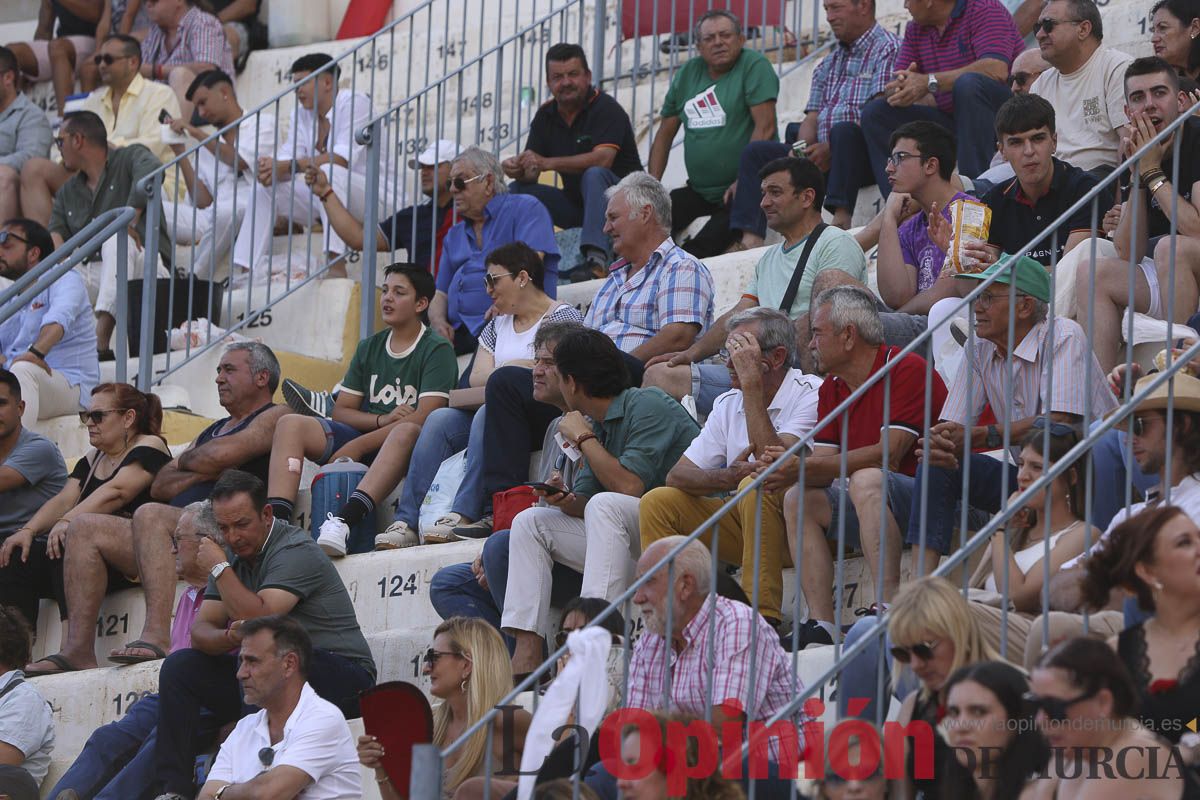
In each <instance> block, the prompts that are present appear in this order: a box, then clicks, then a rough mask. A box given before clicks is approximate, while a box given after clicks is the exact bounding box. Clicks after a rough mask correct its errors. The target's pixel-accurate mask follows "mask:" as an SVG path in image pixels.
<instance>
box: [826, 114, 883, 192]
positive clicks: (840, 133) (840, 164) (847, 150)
mask: <svg viewBox="0 0 1200 800" xmlns="http://www.w3.org/2000/svg"><path fill="white" fill-rule="evenodd" d="M871 180H872V176H871V162H870V160H869V159H868V157H867V139H866V137H865V136H864V135H863V129H862V128H861V127H859V126H858V125H856V124H855V123H853V122H839V123H837V124H836V125H834V126H833V127H832V128H830V129H829V175H828V176H826V182H825V207H826V208H828V209H829V210H830V211H833V210H834V209H837V208H845V209H847V210H849V211H850V212H851V213H853V212H854V206H855V204H856V203H857V202H858V190H859V189H861V188H862V187H864V186H870V185H871Z"/></svg>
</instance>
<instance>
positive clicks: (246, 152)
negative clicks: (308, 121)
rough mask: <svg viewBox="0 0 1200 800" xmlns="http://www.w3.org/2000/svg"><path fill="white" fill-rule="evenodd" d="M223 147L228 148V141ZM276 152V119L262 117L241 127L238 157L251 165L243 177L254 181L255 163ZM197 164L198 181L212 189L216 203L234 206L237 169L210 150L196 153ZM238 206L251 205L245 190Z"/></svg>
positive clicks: (194, 163)
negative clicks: (256, 160)
mask: <svg viewBox="0 0 1200 800" xmlns="http://www.w3.org/2000/svg"><path fill="white" fill-rule="evenodd" d="M221 144H225V139H224V137H222V138H221ZM274 152H275V116H274V115H273V114H267V113H265V112H264V113H262V114H259V115H258V118H257V119H256V118H255V117H253V116H251V117H247V118H246V119H245V120H243V121H242V123H241V124H240V125H239V126H238V137H237V154H238V156H239V157H240V158H241V159H242V160H243V161H245V162H246V164H247V165H248V166H247V168H246V169H245V170H243V172H242V177H243V178H246V179H248V180H251V181H253V180H254V177H255V175H256V169H257V168H256V166H255V159H257V158H261V157H263V156H269V155H271V154H272V153H274ZM195 158H196V160H195V161H193V162H192V168H193V169H195V171H196V180H198V181H200V182H201V183H203V184H204V185H205V186H207V187H208V191H209V193H210V194H211V195H212V196H213V202H214V203H218V202H220V203H227V204H229V205H230V206H231V207H232V204H233V184H234V182H235V181H236V180H237V174H236V173H235V172H234V169H233V165H231V164H226V163H225V162H224V161H222V160H221V159H219V158H217V157H216V156H215V155H214V154H213V153H212V151H210V150H209V149H208V148H207V147H202V148H200V149H199V150H197V151H196V157H195ZM237 202H238V205H239V206H240V207H245V206H246V205H247V204H248V203H249V199H248V195H246V194H245V190H244V189H242V190H240V192H239V195H238V201H237Z"/></svg>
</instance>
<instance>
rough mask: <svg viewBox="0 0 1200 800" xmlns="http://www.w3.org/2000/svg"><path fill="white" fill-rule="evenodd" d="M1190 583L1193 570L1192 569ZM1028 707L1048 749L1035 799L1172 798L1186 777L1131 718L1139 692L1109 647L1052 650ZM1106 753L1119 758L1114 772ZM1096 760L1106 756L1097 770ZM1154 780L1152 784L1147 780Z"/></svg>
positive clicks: (1036, 674)
mask: <svg viewBox="0 0 1200 800" xmlns="http://www.w3.org/2000/svg"><path fill="white" fill-rule="evenodd" d="M1192 574H1193V577H1194V576H1195V567H1194V562H1193V567H1192ZM1029 687H1030V692H1029V694H1027V695H1026V696H1025V702H1026V704H1027V705H1028V706H1029V707H1030V708H1031V709H1032V710H1034V712H1035V716H1034V721H1035V723H1036V724H1037V727H1038V729H1039V730H1041V732H1042V734H1043V735H1044V736H1045V737H1046V740H1047V741H1048V742H1049V743H1050V748H1051V751H1052V755H1051V757H1050V758H1049V760H1048V761H1047V763H1046V766H1045V768H1044V772H1045V774H1046V775H1047V777H1046V778H1044V779H1039V780H1036V781H1034V782H1033V783H1032V790H1031V791H1030V793H1029V794H1028V795H1026V797H1027V798H1032V799H1033V800H1054V798H1072V800H1092V798H1137V799H1138V800H1178V798H1181V797H1184V796H1185V794H1184V789H1185V777H1184V775H1183V774H1181V773H1186V771H1185V770H1180V769H1178V768H1176V767H1173V766H1172V765H1173V764H1175V763H1177V762H1175V761H1173V759H1172V754H1171V745H1170V744H1168V743H1167V742H1166V741H1165V740H1163V739H1160V738H1159V737H1157V736H1155V735H1154V733H1152V732H1151V731H1149V730H1147V729H1146V728H1144V727H1143V726H1142V725H1141V723H1139V722H1138V721H1137V720H1136V719H1134V718H1133V713H1134V709H1135V708H1136V707H1137V690H1136V689H1135V688H1134V686H1133V681H1132V680H1131V679H1130V677H1129V671H1128V670H1127V669H1126V668H1125V665H1124V664H1122V663H1121V659H1120V657H1119V656H1118V655H1117V654H1116V652H1114V651H1113V649H1112V648H1111V647H1109V646H1107V645H1105V643H1104V642H1102V641H1099V640H1098V639H1090V638H1085V637H1078V638H1075V639H1067V640H1066V641H1064V642H1062V643H1060V644H1058V645H1056V646H1055V647H1054V648H1052V649H1051V650H1050V651H1049V652H1048V653H1046V655H1045V656H1044V657H1043V658H1042V660H1041V662H1040V663H1039V664H1038V666H1037V667H1036V668H1035V669H1034V670H1033V673H1032V674H1031V675H1030V680H1029ZM1102 753H1107V754H1109V755H1111V754H1112V753H1117V754H1120V759H1119V762H1118V763H1120V765H1121V768H1120V769H1112V765H1111V764H1110V763H1109V762H1108V761H1107V759H1108V758H1109V755H1101V754H1102ZM1099 758H1105V759H1106V761H1105V763H1104V765H1103V766H1101V765H1100V764H1099V763H1098V759H1099ZM1151 776H1152V779H1151Z"/></svg>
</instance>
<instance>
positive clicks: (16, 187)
mask: <svg viewBox="0 0 1200 800" xmlns="http://www.w3.org/2000/svg"><path fill="white" fill-rule="evenodd" d="M20 79H21V70H20V68H19V67H18V66H17V57H16V56H15V55H13V52H12V51H11V50H9V49H8V48H7V47H0V219H12V218H13V217H17V216H20V215H21V168H22V167H24V166H25V165H26V164H27V163H29V161H31V160H32V159H35V158H42V159H44V158H45V157H46V156H47V155H49V153H50V143H51V141H52V137H53V135H52V134H51V132H50V121H49V120H48V119H46V114H45V112H43V111H42V110H41V109H40V108H38V107H37V106H35V105H34V104H33V102H32V101H30V99H29V98H28V97H27V96H26V95H25V93H24V92H22V91H21V87H20V85H19V81H20Z"/></svg>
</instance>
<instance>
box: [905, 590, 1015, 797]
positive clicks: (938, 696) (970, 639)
mask: <svg viewBox="0 0 1200 800" xmlns="http://www.w3.org/2000/svg"><path fill="white" fill-rule="evenodd" d="M888 636H889V638H890V639H891V642H892V648H891V654H892V657H893V658H894V659H896V665H897V666H896V668H895V669H896V671H897V672H898V671H899V670H900V668H901V667H910V668H911V669H912V671H913V673H914V674H915V675H916V677H917V680H918V681H919V688H917V689H916V690H915V691H913V692H912V693H911V694H909V695H908V697H906V698H905V699H904V702H903V704H901V706H900V715H899V718H898V720H897V721H898V722H899V723H900V725H902V726H903V725H907V724H908V723H909V722H913V721H915V720H924V721H925V722H928V723H929V725H930V726H931V727H932V728H933V730H934V754H933V763H934V770H935V771H934V776H933V777H932V778H928V779H921V778H913V777H905V778H899V779H895V780H893V781H892V788H893V791H899V792H902V793H903V794H902V796H904V797H912V796H914V791H920V792H922V793H923V794H924V796H925V798H927V800H933V798H939V797H946V798H947V800H949V798H950V797H951V796H950V795H945V794H942V793H941V791H940V787H941V782H940V779H941V775H940V774H939V765H942V764H945V763H946V759H947V758H948V756H949V752H950V751H949V748H948V747H947V745H946V741H945V739H943V738H942V734H941V729H940V727H939V723H940V722H941V720H942V716H943V715H944V713H945V706H946V692H945V689H946V681H947V679H948V678H949V677H950V676H951V675H952V674H953V673H954V672H955V671H956V670H958V669H961V668H962V667H964V666H967V665H968V664H974V663H976V662H979V661H992V660H995V659H996V657H997V656H996V652H995V651H994V650H993V649H992V648H991V647H990V646H989V645H988V644H987V643H986V642H985V641H984V637H983V631H982V630H981V629H980V626H979V623H978V621H977V620H976V619H975V617H974V616H973V615H972V614H971V610H970V608H969V607H968V605H967V601H966V599H965V598H964V597H963V595H962V592H961V590H960V589H958V588H957V587H956V586H954V584H952V583H950V581H948V580H946V579H945V578H942V577H938V576H933V575H929V576H926V577H924V578H919V579H917V580H915V581H913V582H911V583H908V584H905V585H904V586H903V587H902V588H901V589H900V593H899V594H898V595H896V601H895V602H894V603H892V606H891V611H890V613H889V615H888ZM911 743H912V740H911V739H906V740H905V770H904V772H905V775H906V776H912V775H913V765H914V763H915V759H914V754H913V749H912V746H911Z"/></svg>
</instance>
